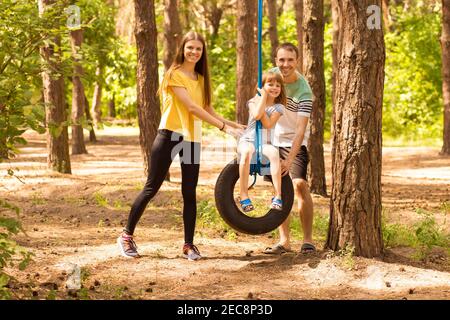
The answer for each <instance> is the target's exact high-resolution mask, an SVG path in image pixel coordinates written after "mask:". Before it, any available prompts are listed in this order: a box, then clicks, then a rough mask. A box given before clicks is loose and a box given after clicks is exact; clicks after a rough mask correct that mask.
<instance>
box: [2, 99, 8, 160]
mask: <svg viewBox="0 0 450 320" xmlns="http://www.w3.org/2000/svg"><path fill="white" fill-rule="evenodd" d="M4 110H5V105H4V104H2V103H0V115H3V111H4ZM5 117H6V115H5ZM2 130H4V129H3V128H2ZM5 130H6V128H5ZM8 158H9V156H8V148H7V147H6V135H5V134H2V135H0V163H1V162H2V160H6V159H8Z"/></svg>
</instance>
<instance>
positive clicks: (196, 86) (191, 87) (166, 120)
mask: <svg viewBox="0 0 450 320" xmlns="http://www.w3.org/2000/svg"><path fill="white" fill-rule="evenodd" d="M203 81H204V79H203V76H201V75H200V74H199V75H198V79H197V80H192V79H191V78H189V77H188V76H187V75H185V74H184V73H183V72H181V71H180V70H174V71H173V72H172V75H171V77H170V79H169V82H168V85H167V89H165V90H163V97H162V98H163V102H162V109H161V122H160V124H159V129H167V130H171V131H174V132H177V133H179V134H181V135H183V137H184V140H187V141H191V142H201V141H202V121H201V120H200V119H199V118H197V117H196V116H194V115H193V114H191V113H190V112H189V111H188V109H187V108H186V107H185V105H184V104H183V103H182V102H181V101H180V100H178V98H177V97H176V96H175V94H174V92H173V90H172V88H171V87H183V88H186V90H187V92H188V94H189V96H190V97H191V99H192V101H194V102H195V103H196V104H197V105H198V106H200V107H202V108H203V101H204V91H203V90H204V87H203Z"/></svg>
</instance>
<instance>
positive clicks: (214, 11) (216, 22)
mask: <svg viewBox="0 0 450 320" xmlns="http://www.w3.org/2000/svg"><path fill="white" fill-rule="evenodd" d="M225 7H226V5H225V4H224V3H222V4H219V5H218V4H217V3H215V4H214V6H212V8H211V12H210V14H209V18H208V20H209V22H210V23H211V30H210V32H211V39H212V40H213V41H214V40H215V39H217V37H218V35H219V27H220V20H222V15H223V10H224V8H225Z"/></svg>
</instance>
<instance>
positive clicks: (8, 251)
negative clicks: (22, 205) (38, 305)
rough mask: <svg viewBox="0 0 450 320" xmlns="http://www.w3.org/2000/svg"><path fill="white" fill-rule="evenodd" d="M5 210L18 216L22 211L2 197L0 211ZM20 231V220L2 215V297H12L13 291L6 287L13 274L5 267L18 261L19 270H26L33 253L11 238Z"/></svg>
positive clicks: (0, 234) (0, 241) (0, 281)
mask: <svg viewBox="0 0 450 320" xmlns="http://www.w3.org/2000/svg"><path fill="white" fill-rule="evenodd" d="M3 210H7V211H13V212H15V213H16V214H17V216H18V215H19V211H20V210H19V208H18V207H16V206H14V205H11V204H10V203H8V202H6V201H4V200H2V199H0V211H3ZM19 231H22V232H24V230H23V228H22V226H21V224H20V222H19V221H18V220H16V219H12V218H5V217H0V299H9V298H11V293H10V292H9V290H8V288H7V287H6V285H7V284H8V283H9V281H10V279H11V276H10V275H8V274H7V273H6V272H5V271H4V268H5V267H14V266H16V264H17V262H18V265H17V267H18V268H19V270H24V269H25V268H26V266H27V265H28V264H29V262H30V261H31V256H32V254H31V253H30V252H27V251H26V250H25V249H24V248H22V247H21V246H19V245H18V244H17V243H16V242H15V241H14V240H12V239H11V236H12V235H15V234H17V233H19ZM18 254H19V255H20V256H21V258H20V259H19V260H17V257H16V256H17V255H18Z"/></svg>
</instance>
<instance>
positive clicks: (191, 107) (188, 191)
mask: <svg viewBox="0 0 450 320" xmlns="http://www.w3.org/2000/svg"><path fill="white" fill-rule="evenodd" d="M160 95H161V98H162V110H161V111H162V115H161V122H160V124H159V129H158V134H157V136H156V138H155V141H154V142H153V146H152V150H151V162H150V168H149V175H148V178H147V182H146V184H145V186H144V190H143V191H142V192H141V193H140V194H139V195H138V197H137V198H136V200H135V201H134V203H133V205H132V207H131V211H130V214H129V217H128V222H127V225H126V228H125V229H124V231H123V233H122V235H120V236H119V238H118V239H117V242H118V244H119V247H120V249H121V252H122V255H124V256H126V257H138V256H139V254H138V252H137V247H136V244H135V242H134V240H133V233H134V229H135V227H136V225H137V223H138V221H139V219H140V217H141V216H142V213H143V212H144V210H145V207H146V206H147V204H148V202H149V201H150V200H151V199H152V198H153V197H154V196H155V195H156V193H157V192H158V190H159V188H160V187H161V184H162V183H163V181H164V178H165V177H166V175H167V172H168V170H169V167H170V165H171V163H172V160H173V158H174V157H175V156H176V155H177V154H179V156H180V162H181V176H182V184H181V193H182V195H183V202H184V205H183V223H184V243H185V244H184V246H183V254H184V255H185V257H187V258H188V259H189V260H198V259H200V258H201V256H200V252H199V250H198V249H197V247H196V246H195V245H194V243H193V242H194V241H193V240H194V233H195V220H196V216H197V200H196V188H197V181H198V174H199V169H200V149H201V148H200V143H201V121H202V120H204V121H206V122H208V123H210V124H211V125H213V126H215V127H217V128H218V129H220V130H221V131H224V132H226V133H228V134H231V135H233V136H235V137H239V136H240V135H241V134H242V133H243V129H244V126H242V125H239V124H237V123H235V122H232V121H229V120H226V119H224V118H222V117H221V116H219V115H217V114H216V113H215V112H214V109H213V108H212V106H211V85H210V79H209V72H208V61H207V54H206V46H205V40H204V39H203V37H202V36H201V35H199V34H198V33H197V32H193V31H191V32H189V33H187V34H186V35H185V36H184V38H183V40H182V42H181V45H180V47H179V48H178V52H177V55H176V57H175V60H174V62H173V63H172V65H171V67H170V68H169V70H168V71H167V72H166V74H165V75H164V79H163V82H162V84H161V88H160Z"/></svg>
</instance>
